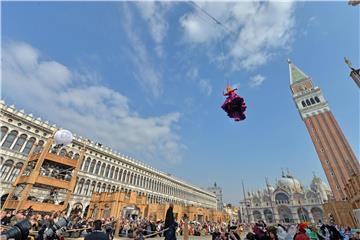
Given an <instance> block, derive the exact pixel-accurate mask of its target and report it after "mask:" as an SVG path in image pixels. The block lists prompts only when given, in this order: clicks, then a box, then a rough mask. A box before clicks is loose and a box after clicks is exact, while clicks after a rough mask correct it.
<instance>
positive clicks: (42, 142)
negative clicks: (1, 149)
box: [23, 140, 44, 153]
mask: <svg viewBox="0 0 360 240" xmlns="http://www.w3.org/2000/svg"><path fill="white" fill-rule="evenodd" d="M43 145H44V141H43V140H40V141H39V142H38V144H37V146H36V148H35V150H34V152H35V153H39V152H41V151H42V150H43ZM31 146H32V145H31ZM25 148H26V146H25ZM30 149H31V147H30ZM29 151H30V150H29ZM23 152H24V151H23Z"/></svg>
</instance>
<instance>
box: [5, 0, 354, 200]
mask: <svg viewBox="0 0 360 240" xmlns="http://www.w3.org/2000/svg"><path fill="white" fill-rule="evenodd" d="M201 9H203V10H205V11H206V12H208V13H209V14H210V15H212V16H213V17H215V18H216V19H217V20H218V21H220V22H221V23H222V26H220V25H218V24H215V23H214V21H213V20H212V19H211V18H210V17H208V16H207V15H206V14H205V13H204V12H203V11H202V10H201ZM1 16H2V19H1V20H2V21H1V22H2V32H1V34H2V45H1V50H2V96H1V98H2V99H4V100H5V102H6V103H7V104H9V105H10V104H15V105H16V107H17V108H19V109H25V112H27V113H32V114H33V115H34V116H37V117H41V118H42V119H44V120H48V121H49V122H50V123H55V124H56V125H57V126H59V127H62V128H66V129H69V130H70V131H72V132H73V133H75V134H78V135H81V136H85V137H88V138H91V139H93V140H95V141H97V142H100V143H103V144H104V145H107V146H110V147H111V148H113V149H115V150H117V151H119V152H121V153H124V154H126V155H129V156H131V157H134V158H136V159H138V160H141V161H143V162H145V163H147V164H150V165H152V166H154V167H156V168H158V169H160V170H162V171H164V172H167V173H170V174H172V175H174V176H176V177H178V178H180V179H184V180H186V181H188V182H190V183H193V184H195V185H197V186H201V187H207V186H211V185H213V184H214V182H216V183H217V185H219V186H221V187H222V188H223V195H224V196H223V198H224V202H226V203H228V202H230V203H233V204H238V202H239V201H240V199H242V196H243V193H242V186H241V181H242V180H243V181H244V184H245V188H246V191H255V190H257V189H262V188H264V187H265V176H266V177H268V179H269V182H270V183H272V184H274V183H275V181H276V179H279V178H280V177H281V170H282V169H289V171H290V172H291V173H292V174H293V175H294V176H295V177H296V178H297V179H299V180H300V181H301V182H302V183H303V184H304V185H305V186H306V185H309V184H310V182H311V179H312V177H313V174H316V175H317V176H320V177H321V178H322V179H323V180H324V181H326V178H325V175H324V172H323V170H322V168H321V165H320V161H319V159H318V157H317V155H316V152H315V149H314V147H313V145H312V143H311V139H310V136H309V135H308V133H307V130H306V128H305V125H304V123H303V122H302V120H301V118H300V116H299V113H298V112H297V110H296V107H295V104H294V102H293V100H292V95H291V92H290V88H289V70H288V64H287V59H288V58H290V59H291V60H292V62H293V63H294V64H295V65H297V66H298V67H299V68H300V69H301V70H302V71H303V72H305V73H306V74H307V75H309V76H311V77H312V79H313V81H314V83H315V85H316V86H319V87H320V88H321V89H322V91H323V94H324V96H325V98H326V99H327V101H328V102H329V105H330V107H331V109H332V111H333V113H334V115H335V117H336V119H337V120H338V122H339V124H340V126H341V127H342V130H343V132H344V134H345V136H346V137H347V139H348V141H349V143H350V145H351V146H352V148H353V151H354V152H355V154H356V155H357V156H359V95H358V88H357V87H356V85H355V83H354V82H353V81H352V80H351V79H350V77H349V68H348V67H347V66H346V65H345V63H344V57H345V56H346V57H348V58H350V59H351V61H352V63H353V65H354V66H355V67H360V64H359V42H360V41H359V29H360V26H359V7H352V6H350V5H348V4H347V3H346V2H197V3H196V4H192V3H190V2H104V3H103V2H2V14H1ZM227 83H229V84H230V85H231V86H233V87H235V86H236V87H237V88H238V94H239V95H241V96H243V97H244V99H245V101H246V104H247V111H246V115H247V118H246V120H245V121H241V122H234V121H233V120H232V119H230V118H228V117H227V116H226V113H225V112H223V110H222V109H221V108H220V106H221V104H222V103H223V101H224V100H225V99H224V97H223V96H222V93H223V91H224V89H225V87H226V84H227Z"/></svg>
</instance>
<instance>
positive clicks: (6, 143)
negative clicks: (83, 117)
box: [2, 130, 18, 148]
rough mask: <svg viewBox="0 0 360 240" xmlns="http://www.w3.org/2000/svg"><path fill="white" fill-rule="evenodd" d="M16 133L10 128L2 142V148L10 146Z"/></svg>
mask: <svg viewBox="0 0 360 240" xmlns="http://www.w3.org/2000/svg"><path fill="white" fill-rule="evenodd" d="M17 135H18V131H15V130H12V131H11V132H10V133H9V135H7V137H6V138H5V141H4V143H3V144H2V147H3V148H10V147H11V145H12V144H13V142H14V140H15V138H16V136H17Z"/></svg>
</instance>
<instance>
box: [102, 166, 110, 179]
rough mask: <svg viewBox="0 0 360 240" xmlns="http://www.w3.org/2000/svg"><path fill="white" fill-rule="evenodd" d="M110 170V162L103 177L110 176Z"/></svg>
mask: <svg viewBox="0 0 360 240" xmlns="http://www.w3.org/2000/svg"><path fill="white" fill-rule="evenodd" d="M109 171H110V165H109V164H108V165H107V166H106V170H105V175H103V177H109Z"/></svg>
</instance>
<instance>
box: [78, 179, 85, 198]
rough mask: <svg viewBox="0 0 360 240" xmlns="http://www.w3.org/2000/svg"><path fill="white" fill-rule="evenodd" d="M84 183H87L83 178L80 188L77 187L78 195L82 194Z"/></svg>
mask: <svg viewBox="0 0 360 240" xmlns="http://www.w3.org/2000/svg"><path fill="white" fill-rule="evenodd" d="M84 182H85V179H83V178H81V179H80V181H79V183H78V186H77V192H76V193H77V194H81V192H82V189H83V186H84Z"/></svg>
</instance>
